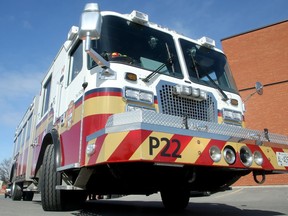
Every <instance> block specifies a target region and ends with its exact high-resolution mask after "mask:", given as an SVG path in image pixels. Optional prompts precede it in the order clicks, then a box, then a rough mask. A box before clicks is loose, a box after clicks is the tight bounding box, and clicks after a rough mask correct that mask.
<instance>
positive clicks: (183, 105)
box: [158, 84, 218, 122]
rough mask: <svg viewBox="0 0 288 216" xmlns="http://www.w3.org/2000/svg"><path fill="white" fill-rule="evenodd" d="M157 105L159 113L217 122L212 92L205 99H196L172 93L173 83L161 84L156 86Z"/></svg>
mask: <svg viewBox="0 0 288 216" xmlns="http://www.w3.org/2000/svg"><path fill="white" fill-rule="evenodd" d="M158 105H159V111H160V113H164V114H169V115H174V116H181V117H184V116H186V117H188V118H191V119H197V120H202V121H207V122H217V116H218V112H217V107H216V101H215V99H214V97H213V95H212V94H208V95H207V100H203V101H198V100H193V99H191V98H184V97H179V96H177V95H174V94H173V85H171V84H162V85H159V87H158Z"/></svg>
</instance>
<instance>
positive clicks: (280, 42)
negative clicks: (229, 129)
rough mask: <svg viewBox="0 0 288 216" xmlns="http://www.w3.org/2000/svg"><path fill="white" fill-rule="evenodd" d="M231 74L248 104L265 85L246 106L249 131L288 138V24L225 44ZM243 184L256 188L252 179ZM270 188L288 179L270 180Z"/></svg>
mask: <svg viewBox="0 0 288 216" xmlns="http://www.w3.org/2000/svg"><path fill="white" fill-rule="evenodd" d="M221 42H222V47H223V51H224V52H225V54H226V55H227V58H228V61H229V64H230V67H231V70H232V72H233V75H234V78H235V81H236V83H237V86H238V89H239V91H240V95H241V97H242V98H243V99H244V100H245V99H246V98H248V97H249V95H250V94H251V93H253V92H254V91H255V88H254V86H255V82H257V81H260V82H261V83H262V84H263V85H264V94H263V95H262V96H259V95H254V96H253V97H251V98H250V99H249V100H248V101H247V102H246V103H245V105H246V106H245V107H246V113H245V121H246V127H247V128H251V129H257V130H263V129H264V128H268V129H269V132H271V133H280V134H286V135H288V20H285V21H282V22H279V23H275V24H272V25H269V26H265V27H262V28H259V29H255V30H252V31H248V32H245V33H241V34H238V35H234V36H231V37H228V38H225V39H222V40H221ZM240 184H248V185H251V184H254V183H253V180H252V176H251V175H250V176H248V178H247V177H246V178H243V180H242V181H240ZM266 184H288V174H287V175H272V176H268V177H267V181H266Z"/></svg>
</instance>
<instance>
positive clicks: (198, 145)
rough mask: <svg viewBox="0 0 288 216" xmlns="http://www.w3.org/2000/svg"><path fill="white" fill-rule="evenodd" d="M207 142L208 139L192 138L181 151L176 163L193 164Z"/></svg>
mask: <svg viewBox="0 0 288 216" xmlns="http://www.w3.org/2000/svg"><path fill="white" fill-rule="evenodd" d="M209 142H210V139H205V138H199V137H194V138H193V139H192V140H191V141H190V142H189V143H188V145H187V147H186V148H185V149H184V150H183V151H182V153H181V156H182V157H181V158H178V159H177V160H176V162H184V163H187V162H189V163H195V162H196V160H197V159H198V158H199V157H200V155H201V153H202V152H203V151H204V150H205V148H206V146H207V144H208V143H209Z"/></svg>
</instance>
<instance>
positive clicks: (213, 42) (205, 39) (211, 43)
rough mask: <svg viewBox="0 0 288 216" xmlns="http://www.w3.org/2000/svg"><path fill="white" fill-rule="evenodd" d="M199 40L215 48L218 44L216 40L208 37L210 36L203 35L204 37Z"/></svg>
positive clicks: (204, 44) (202, 43)
mask: <svg viewBox="0 0 288 216" xmlns="http://www.w3.org/2000/svg"><path fill="white" fill-rule="evenodd" d="M198 42H199V43H200V44H201V45H203V46H206V47H209V48H213V47H215V46H216V43H215V40H213V39H211V38H208V37H202V38H200V39H198Z"/></svg>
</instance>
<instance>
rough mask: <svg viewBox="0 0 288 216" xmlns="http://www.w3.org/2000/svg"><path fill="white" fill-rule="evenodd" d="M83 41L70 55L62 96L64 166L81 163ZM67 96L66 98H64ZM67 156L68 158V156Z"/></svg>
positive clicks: (76, 45)
mask: <svg viewBox="0 0 288 216" xmlns="http://www.w3.org/2000/svg"><path fill="white" fill-rule="evenodd" d="M83 53H84V50H83V45H82V41H79V42H78V43H76V44H75V45H74V46H73V47H72V49H71V51H70V53H69V68H67V69H68V76H67V77H66V79H64V86H65V87H64V92H63V93H62V94H63V95H62V96H61V97H62V99H61V102H60V104H61V105H60V106H61V108H60V110H61V111H60V112H63V114H62V115H61V126H60V131H61V143H62V146H61V150H62V154H63V155H64V157H63V159H62V165H63V166H67V165H71V164H76V163H78V162H79V149H80V140H81V138H80V133H81V126H82V125H81V118H82V110H81V109H82V96H83V87H82V84H83V82H84V77H85V75H84V71H85V69H84V65H85V64H84V60H85V56H86V55H85V56H84V55H83ZM64 95H65V98H64ZM66 155H67V156H66Z"/></svg>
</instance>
